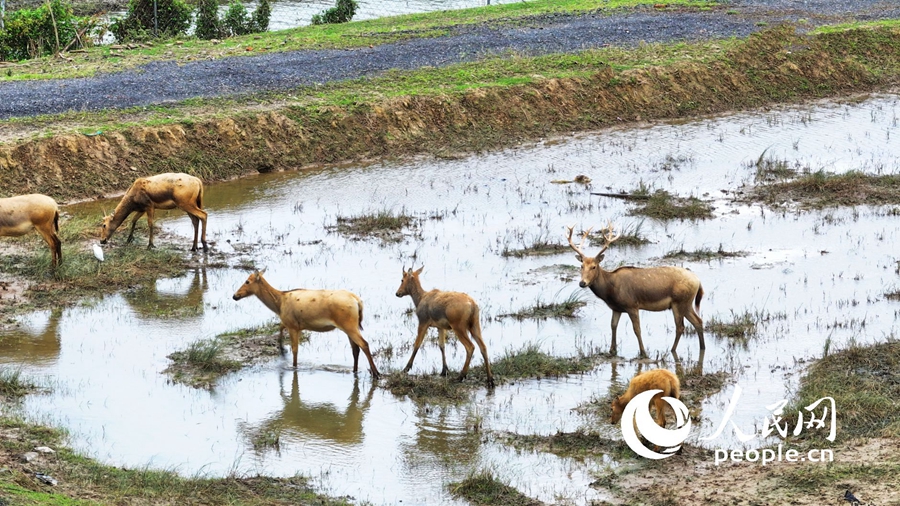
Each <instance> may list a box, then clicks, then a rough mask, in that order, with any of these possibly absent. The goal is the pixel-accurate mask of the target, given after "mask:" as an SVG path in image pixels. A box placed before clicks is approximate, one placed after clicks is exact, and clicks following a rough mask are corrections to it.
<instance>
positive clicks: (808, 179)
mask: <svg viewBox="0 0 900 506" xmlns="http://www.w3.org/2000/svg"><path fill="white" fill-rule="evenodd" d="M746 199H748V200H762V201H763V202H765V203H767V204H770V205H773V206H780V205H784V203H794V204H796V205H798V206H799V207H801V208H804V209H822V208H826V207H837V206H857V205H889V204H896V203H897V202H900V175H897V174H887V175H870V174H866V173H863V172H857V171H850V172H846V173H843V174H834V173H831V172H825V171H823V170H819V171H816V172H813V173H811V174H806V175H803V176H800V177H797V178H795V179H793V180H790V181H784V182H777V183H772V184H767V185H761V186H757V187H755V188H753V190H752V191H751V192H749V193H748V196H747V197H746Z"/></svg>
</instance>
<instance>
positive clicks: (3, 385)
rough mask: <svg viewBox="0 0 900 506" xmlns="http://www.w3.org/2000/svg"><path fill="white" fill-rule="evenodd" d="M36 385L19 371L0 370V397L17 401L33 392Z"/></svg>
mask: <svg viewBox="0 0 900 506" xmlns="http://www.w3.org/2000/svg"><path fill="white" fill-rule="evenodd" d="M36 388H37V385H35V384H34V383H32V382H31V381H30V380H28V379H26V378H25V377H23V376H22V370H21V369H18V368H16V369H7V368H4V369H0V396H3V397H6V398H10V399H18V398H21V397H24V396H25V395H27V394H29V393H32V392H34V390H35V389H36Z"/></svg>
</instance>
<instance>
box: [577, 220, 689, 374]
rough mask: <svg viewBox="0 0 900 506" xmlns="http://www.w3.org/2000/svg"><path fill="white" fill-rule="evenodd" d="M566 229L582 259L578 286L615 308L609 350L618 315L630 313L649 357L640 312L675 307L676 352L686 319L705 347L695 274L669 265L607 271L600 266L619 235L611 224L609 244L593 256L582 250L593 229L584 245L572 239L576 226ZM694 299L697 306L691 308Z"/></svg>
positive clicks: (583, 239) (613, 348) (633, 324)
mask: <svg viewBox="0 0 900 506" xmlns="http://www.w3.org/2000/svg"><path fill="white" fill-rule="evenodd" d="M566 228H567V229H568V231H569V233H568V239H569V246H571V247H572V249H573V250H575V252H576V253H578V255H577V256H576V257H575V258H577V259H578V261H579V262H581V282H580V283H578V285H579V286H581V287H582V288H590V289H591V291H592V292H594V295H596V296H597V297H599V298H600V299H601V300H603V302H605V303H606V305H607V306H609V308H610V309H612V312H613V314H612V322H611V325H612V344H610V347H609V352H610V353H615V352H616V328H617V327H618V326H619V317H621V316H622V313H628V317H629V318H631V325H632V327H634V334H635V335H636V336H637V341H638V347H640V349H641V356H642V357H646V356H647V352H646V351H644V342H643V341H642V340H641V321H640V316H639V315H638V311H639V310H641V309H643V310H645V311H666V310H668V309H671V310H672V314H673V315H674V316H675V342H674V343H673V344H672V351H673V352H674V351H675V350H676V348H678V341H679V340H681V334H682V333H684V319H685V318H687V319H688V321H690V322H691V325H693V326H694V328H695V329H696V330H697V336H698V337H699V339H700V349H701V350H703V349H706V343H705V342H704V341H703V320H701V319H700V316H699V315H698V314H697V312H696V311H695V308H696V309H697V310H699V309H700V300H701V299H702V298H703V287H702V286H701V285H700V278H698V277H697V275H696V274H694V273H693V272H691V271H689V270H687V269H683V268H681V267H670V266H664V267H647V268H640V267H619V268H618V269H616V270H614V271H607V270H604V269H603V267H600V262H601V261H602V260H603V253H604V252H605V251H606V250H607V248H609V245H610V244H612V243H613V242H615V241H616V239H618V238H619V236H618V235H615V234H614V233H613V229H612V224H610V225H609V226H608V227H607V232H606V234H605V235H604V236H603V239H604V241H605V243H606V244H605V245H604V246H603V249H601V250H600V253H597V255H596V256H593V257H589V256H587V255H585V254H584V252H583V251H582V250H581V246H583V245H584V241H585V239H587V237H588V234H590V232H591V229H588V230H587V231H586V232H585V233H584V237H583V238H582V239H581V244H579V245H578V246H575V243H574V242H572V228H573V227H566ZM692 300H693V301H694V306H695V307H691V301H692Z"/></svg>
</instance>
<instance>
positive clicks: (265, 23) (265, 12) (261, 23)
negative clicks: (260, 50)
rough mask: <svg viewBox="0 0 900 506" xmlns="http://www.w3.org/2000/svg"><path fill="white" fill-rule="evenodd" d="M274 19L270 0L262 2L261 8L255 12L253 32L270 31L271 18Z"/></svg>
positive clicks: (258, 7) (260, 2)
mask: <svg viewBox="0 0 900 506" xmlns="http://www.w3.org/2000/svg"><path fill="white" fill-rule="evenodd" d="M270 17H272V6H270V5H269V0H260V1H259V6H257V7H256V11H254V12H253V31H254V32H265V31H266V30H268V29H269V18H270Z"/></svg>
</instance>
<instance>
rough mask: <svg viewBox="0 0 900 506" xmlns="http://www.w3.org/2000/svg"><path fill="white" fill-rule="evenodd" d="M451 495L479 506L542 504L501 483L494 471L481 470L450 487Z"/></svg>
mask: <svg viewBox="0 0 900 506" xmlns="http://www.w3.org/2000/svg"><path fill="white" fill-rule="evenodd" d="M448 487H449V489H450V493H451V494H452V495H453V496H454V497H459V498H462V499H465V500H467V501H469V502H470V503H472V504H477V505H485V506H486V505H490V506H538V505H540V504H542V503H541V502H539V501H536V500H534V499H532V498H530V497H528V496H526V495H525V494H523V493H521V492H519V491H518V490H516V489H514V488H512V487H510V486H509V485H507V484H505V483H503V482H502V481H500V479H499V478H497V477H496V476H495V475H494V473H493V472H492V471H489V470H481V471H478V472H475V473H472V474H470V475H469V476H467V477H466V479H464V480H463V481H461V482H457V483H450V484H449V485H448Z"/></svg>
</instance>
